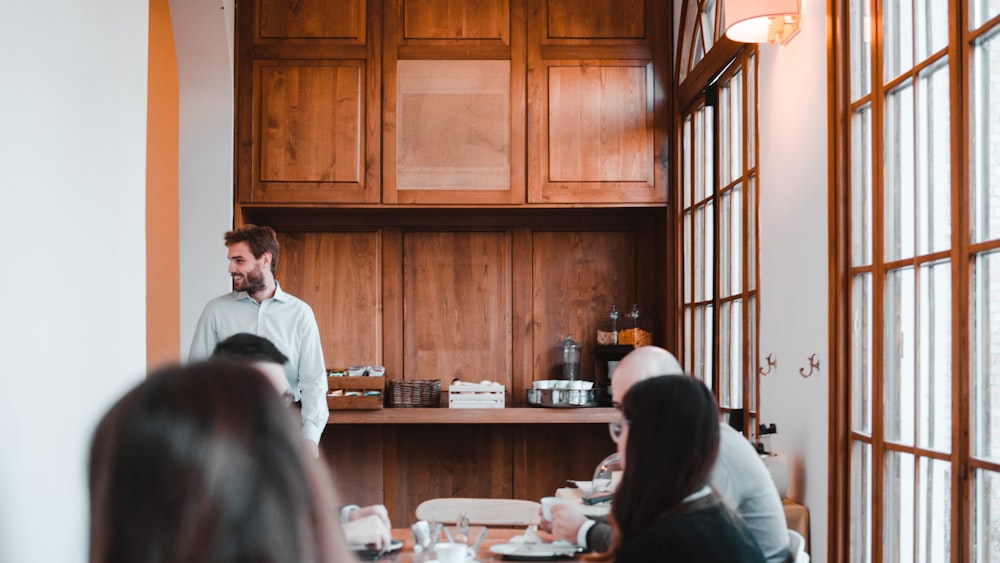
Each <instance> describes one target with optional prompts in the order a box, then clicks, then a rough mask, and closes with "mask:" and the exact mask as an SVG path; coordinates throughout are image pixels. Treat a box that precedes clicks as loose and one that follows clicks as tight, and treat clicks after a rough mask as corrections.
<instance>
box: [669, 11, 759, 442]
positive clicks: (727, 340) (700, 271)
mask: <svg viewBox="0 0 1000 563" xmlns="http://www.w3.org/2000/svg"><path fill="white" fill-rule="evenodd" d="M720 12H721V11H720V10H718V9H717V5H716V2H714V1H711V0H704V1H689V2H687V3H686V4H685V6H684V15H682V19H681V21H682V22H683V23H684V28H683V29H682V32H681V42H682V44H681V45H680V46H679V47H678V49H677V52H678V54H679V59H678V79H679V80H680V79H683V78H685V77H690V78H687V80H686V81H684V82H682V83H681V86H680V88H678V91H679V92H685V91H688V90H694V93H693V94H691V95H685V96H684V99H682V100H681V102H682V103H683V104H684V105H685V106H686V107H687V108H688V109H687V110H686V111H684V112H683V113H682V115H681V119H680V123H681V128H680V129H681V131H680V142H679V143H678V146H679V152H680V165H679V175H680V185H681V193H680V196H679V200H678V201H679V207H680V210H679V219H678V221H677V224H678V225H679V228H680V229H681V233H680V235H679V236H678V240H679V241H680V244H681V247H682V248H681V252H680V256H682V257H683V258H682V261H683V263H682V276H683V283H682V284H681V291H682V295H681V315H679V321H680V322H681V324H682V327H681V330H680V333H681V334H682V335H683V336H682V338H683V347H682V353H681V356H682V364H683V365H684V368H685V371H687V372H688V373H691V374H692V375H694V376H695V377H698V378H700V379H702V380H703V381H705V383H706V384H708V385H709V386H710V387H711V388H712V389H713V391H714V392H715V394H716V397H717V398H718V400H719V406H720V408H721V409H722V411H723V412H732V411H734V410H736V411H737V412H742V413H743V414H742V416H743V419H742V420H741V421H740V423H741V424H742V425H743V427H744V428H747V429H749V430H750V433H749V434H750V436H751V437H753V436H754V435H755V434H754V430H755V429H756V427H757V423H758V418H757V402H758V391H757V368H756V366H757V317H758V314H757V311H758V303H757V157H756V155H757V135H756V121H755V120H756V90H757V81H756V49H755V48H753V47H748V48H744V49H743V50H741V51H733V52H728V53H721V54H720V52H721V50H722V49H726V48H730V49H731V48H732V47H733V46H734V44H733V43H728V44H720V43H717V42H716V39H717V38H718V37H719V36H720V35H721V20H720V15H721V13H720ZM713 46H718V49H716V50H715V51H713V50H712V47H713ZM736 47H739V46H736ZM706 75H708V76H713V77H714V78H713V79H712V80H711V83H710V84H709V85H708V87H707V88H705V86H704V85H698V84H697V81H698V80H701V79H700V78H698V77H701V76H706ZM692 83H693V84H694V86H693V87H692V86H691V84H692ZM737 416H739V415H738V414H737Z"/></svg>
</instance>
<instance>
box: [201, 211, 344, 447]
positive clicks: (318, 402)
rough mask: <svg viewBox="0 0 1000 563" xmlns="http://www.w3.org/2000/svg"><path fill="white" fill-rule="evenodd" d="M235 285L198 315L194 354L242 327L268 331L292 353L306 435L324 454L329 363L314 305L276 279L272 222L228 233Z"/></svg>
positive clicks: (290, 372) (289, 372) (290, 366)
mask: <svg viewBox="0 0 1000 563" xmlns="http://www.w3.org/2000/svg"><path fill="white" fill-rule="evenodd" d="M225 241H226V247H227V248H228V257H229V275H230V276H232V279H233V291H232V292H230V293H227V294H225V295H221V296H219V297H216V298H215V299H212V300H211V301H209V302H208V304H207V305H205V309H204V311H203V312H202V314H201V318H200V319H198V326H197V328H196V329H195V333H194V339H193V340H192V342H191V353H190V359H191V360H200V359H205V358H208V357H209V356H210V355H211V354H212V351H213V350H214V349H215V346H216V344H218V343H219V342H221V341H222V340H224V339H226V338H228V337H229V336H232V335H234V334H237V333H241V332H247V333H250V334H256V335H258V336H263V337H265V338H267V339H268V340H270V341H271V342H273V343H274V345H275V346H277V347H278V349H279V350H281V352H282V353H283V354H284V355H285V356H287V357H288V361H287V362H286V363H285V364H284V369H285V377H286V378H287V379H288V385H289V388H290V390H291V393H292V396H293V397H294V399H295V400H296V401H297V402H300V403H301V406H302V432H303V436H304V437H305V438H306V440H308V441H309V442H311V443H312V444H313V450H314V453H316V455H319V449H318V447H319V439H320V436H321V435H322V433H323V429H324V428H325V427H326V422H327V419H328V418H329V416H330V411H329V410H328V409H327V405H326V393H327V390H328V387H327V382H326V364H325V363H324V361H323V349H322V347H321V345H320V340H319V328H318V327H317V325H316V317H315V315H314V314H313V310H312V308H311V307H310V306H309V305H308V304H306V303H305V302H304V301H302V300H301V299H299V298H297V297H295V296H293V295H290V294H288V293H285V292H284V291H282V289H281V286H280V285H279V284H278V282H277V281H276V280H275V279H274V273H275V271H277V266H278V252H279V246H278V237H277V235H276V234H275V232H274V229H272V228H270V227H258V226H256V225H243V226H242V227H239V228H237V229H234V230H232V231H229V232H227V233H226V234H225Z"/></svg>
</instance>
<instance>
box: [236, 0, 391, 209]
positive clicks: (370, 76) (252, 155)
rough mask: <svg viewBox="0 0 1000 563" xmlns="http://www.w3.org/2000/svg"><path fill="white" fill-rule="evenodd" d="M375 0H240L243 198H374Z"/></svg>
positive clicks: (239, 187) (239, 192)
mask: <svg viewBox="0 0 1000 563" xmlns="http://www.w3.org/2000/svg"><path fill="white" fill-rule="evenodd" d="M380 6H381V3H379V2H375V1H374V0H368V1H367V2H366V0H344V1H341V2H336V3H333V2H325V1H321V0H306V1H294V0H261V1H259V2H252V1H251V2H240V3H239V6H238V7H237V21H238V30H237V61H236V67H237V70H236V96H235V97H236V142H237V147H236V199H237V201H238V202H239V203H251V202H256V203H269V204H287V203H322V204H345V203H349V204H359V203H360V204H364V203H378V202H379V200H380V183H379V182H380V175H381V149H380V143H381V108H380V92H381V66H380V65H379V64H378V59H379V56H380V53H381V50H380V46H381V23H380V22H381V13H380V10H379V7H380Z"/></svg>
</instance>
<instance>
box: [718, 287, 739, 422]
mask: <svg viewBox="0 0 1000 563" xmlns="http://www.w3.org/2000/svg"><path fill="white" fill-rule="evenodd" d="M731 320H732V302H731V301H723V302H722V303H720V304H719V405H720V406H722V407H724V408H730V407H733V406H734V405H733V397H732V396H731V395H730V391H731V390H732V383H731V381H730V379H731V377H732V364H733V362H735V361H736V359H735V358H732V357H731V356H730V350H731V346H730V342H731V340H730V339H731V338H732V331H733V327H732V324H731Z"/></svg>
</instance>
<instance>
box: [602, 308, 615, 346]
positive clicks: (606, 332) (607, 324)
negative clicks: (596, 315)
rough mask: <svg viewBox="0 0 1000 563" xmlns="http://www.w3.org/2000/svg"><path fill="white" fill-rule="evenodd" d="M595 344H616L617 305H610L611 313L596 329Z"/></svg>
mask: <svg viewBox="0 0 1000 563" xmlns="http://www.w3.org/2000/svg"><path fill="white" fill-rule="evenodd" d="M597 343H598V344H599V345H601V346H611V345H615V344H618V305H611V311H610V312H609V313H608V316H607V317H605V318H604V323H603V326H602V327H601V328H598V329H597Z"/></svg>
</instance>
